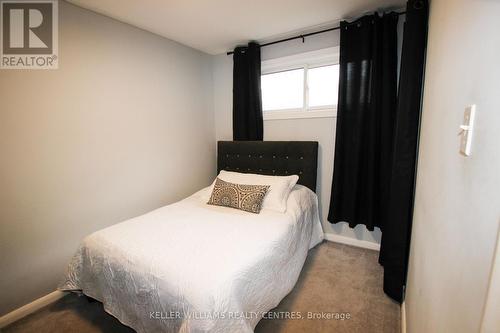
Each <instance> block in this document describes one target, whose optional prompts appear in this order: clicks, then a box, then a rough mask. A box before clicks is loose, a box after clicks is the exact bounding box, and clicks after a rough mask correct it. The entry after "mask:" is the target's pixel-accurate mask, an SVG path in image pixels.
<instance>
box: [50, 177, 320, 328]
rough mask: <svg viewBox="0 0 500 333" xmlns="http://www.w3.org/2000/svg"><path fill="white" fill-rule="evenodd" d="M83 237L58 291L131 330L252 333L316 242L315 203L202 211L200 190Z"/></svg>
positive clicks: (295, 194) (303, 194)
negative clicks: (85, 299)
mask: <svg viewBox="0 0 500 333" xmlns="http://www.w3.org/2000/svg"><path fill="white" fill-rule="evenodd" d="M207 190H208V189H204V190H201V191H199V192H197V193H195V194H194V195H192V196H190V197H188V198H186V199H184V200H182V201H179V202H177V203H175V204H172V205H168V206H165V207H162V208H159V209H157V210H154V211H152V212H150V213H148V214H145V215H142V216H139V217H136V218H133V219H130V220H128V221H125V222H122V223H119V224H116V225H114V226H111V227H108V228H106V229H103V230H100V231H98V232H95V233H93V234H91V235H90V236H88V237H86V238H85V239H84V240H83V242H82V244H81V246H80V248H79V249H78V251H77V253H76V254H75V256H74V257H73V259H72V260H71V263H70V264H69V266H68V270H67V273H66V276H65V279H64V281H63V282H62V283H61V285H60V287H59V289H60V290H74V291H82V292H83V293H84V294H86V295H88V296H90V297H93V298H95V299H97V300H99V301H101V302H102V303H103V304H104V308H105V310H106V311H107V312H108V313H110V314H112V315H113V316H115V317H116V318H118V319H119V320H120V321H121V322H122V323H124V324H126V325H128V326H130V327H132V328H134V329H135V330H136V331H137V332H230V333H235V332H252V331H253V329H254V328H255V326H256V325H257V323H258V321H259V320H260V319H261V317H262V315H263V314H264V313H265V312H267V311H269V310H271V309H272V308H274V307H276V306H277V305H278V303H279V302H280V301H281V300H282V299H283V298H284V297H285V296H286V295H287V294H288V293H289V292H290V291H291V290H292V288H293V287H294V285H295V283H296V281H297V279H298V277H299V274H300V271H301V269H302V266H303V264H304V261H305V258H306V256H307V252H308V249H309V248H312V247H313V246H315V245H316V244H318V243H319V242H320V241H321V240H322V239H323V231H322V229H321V225H320V221H319V218H318V205H317V197H316V195H315V194H314V193H313V192H312V191H310V190H309V189H307V188H306V187H304V186H300V185H297V186H296V187H295V188H294V190H293V191H292V193H291V194H290V197H289V199H288V204H287V211H286V213H277V212H272V211H267V210H263V211H261V213H260V214H252V213H247V212H242V211H238V210H235V209H231V208H225V207H216V206H210V205H207V204H206V203H205V202H204V201H203V200H202V196H203V195H202V194H203V193H204V192H203V191H207Z"/></svg>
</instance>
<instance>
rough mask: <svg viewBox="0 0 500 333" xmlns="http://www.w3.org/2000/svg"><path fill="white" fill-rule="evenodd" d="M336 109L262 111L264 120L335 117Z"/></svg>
mask: <svg viewBox="0 0 500 333" xmlns="http://www.w3.org/2000/svg"><path fill="white" fill-rule="evenodd" d="M336 116H337V110H336V109H323V110H308V111H304V110H302V109H300V110H279V111H263V118H264V120H282V119H303V118H335V117H336Z"/></svg>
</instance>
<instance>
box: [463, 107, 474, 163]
mask: <svg viewBox="0 0 500 333" xmlns="http://www.w3.org/2000/svg"><path fill="white" fill-rule="evenodd" d="M475 116H476V105H475V104H473V105H469V106H467V107H466V108H465V112H464V122H463V125H462V126H460V129H461V130H462V132H461V134H462V137H461V139H460V153H462V154H463V155H464V156H470V155H471V149H472V132H473V130H474V117H475Z"/></svg>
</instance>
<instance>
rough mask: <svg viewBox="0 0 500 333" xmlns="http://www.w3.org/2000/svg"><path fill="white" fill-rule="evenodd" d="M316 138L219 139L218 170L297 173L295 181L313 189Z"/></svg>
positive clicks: (270, 173)
mask: <svg viewBox="0 0 500 333" xmlns="http://www.w3.org/2000/svg"><path fill="white" fill-rule="evenodd" d="M317 169H318V142H316V141H219V142H217V173H219V171H220V170H227V171H236V172H244V173H257V174H263V175H275V176H287V175H298V176H299V181H298V182H297V183H298V184H301V185H304V186H307V187H309V188H310V189H311V190H313V191H314V192H316V176H317Z"/></svg>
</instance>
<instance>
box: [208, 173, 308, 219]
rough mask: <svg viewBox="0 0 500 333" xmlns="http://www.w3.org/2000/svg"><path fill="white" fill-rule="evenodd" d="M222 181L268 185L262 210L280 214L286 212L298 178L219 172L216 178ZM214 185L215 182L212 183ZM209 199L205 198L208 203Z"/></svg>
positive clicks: (212, 186) (294, 176) (211, 188)
mask: <svg viewBox="0 0 500 333" xmlns="http://www.w3.org/2000/svg"><path fill="white" fill-rule="evenodd" d="M217 177H218V178H219V179H222V180H223V181H226V182H230V183H235V184H243V185H269V186H270V188H269V190H268V191H267V194H266V196H265V197H264V202H263V203H262V209H270V210H274V211H277V212H280V213H284V212H286V202H287V200H288V196H289V195H290V192H291V191H292V189H293V187H294V186H295V184H297V181H298V180H299V176H297V175H292V176H265V175H257V174H254V173H240V172H232V171H225V170H221V172H220V173H219V175H218V176H217ZM214 183H215V181H214ZM214 183H213V184H212V185H211V186H210V191H209V192H208V193H209V195H210V194H211V193H212V191H213V188H214ZM208 199H209V198H207V201H208Z"/></svg>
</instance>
